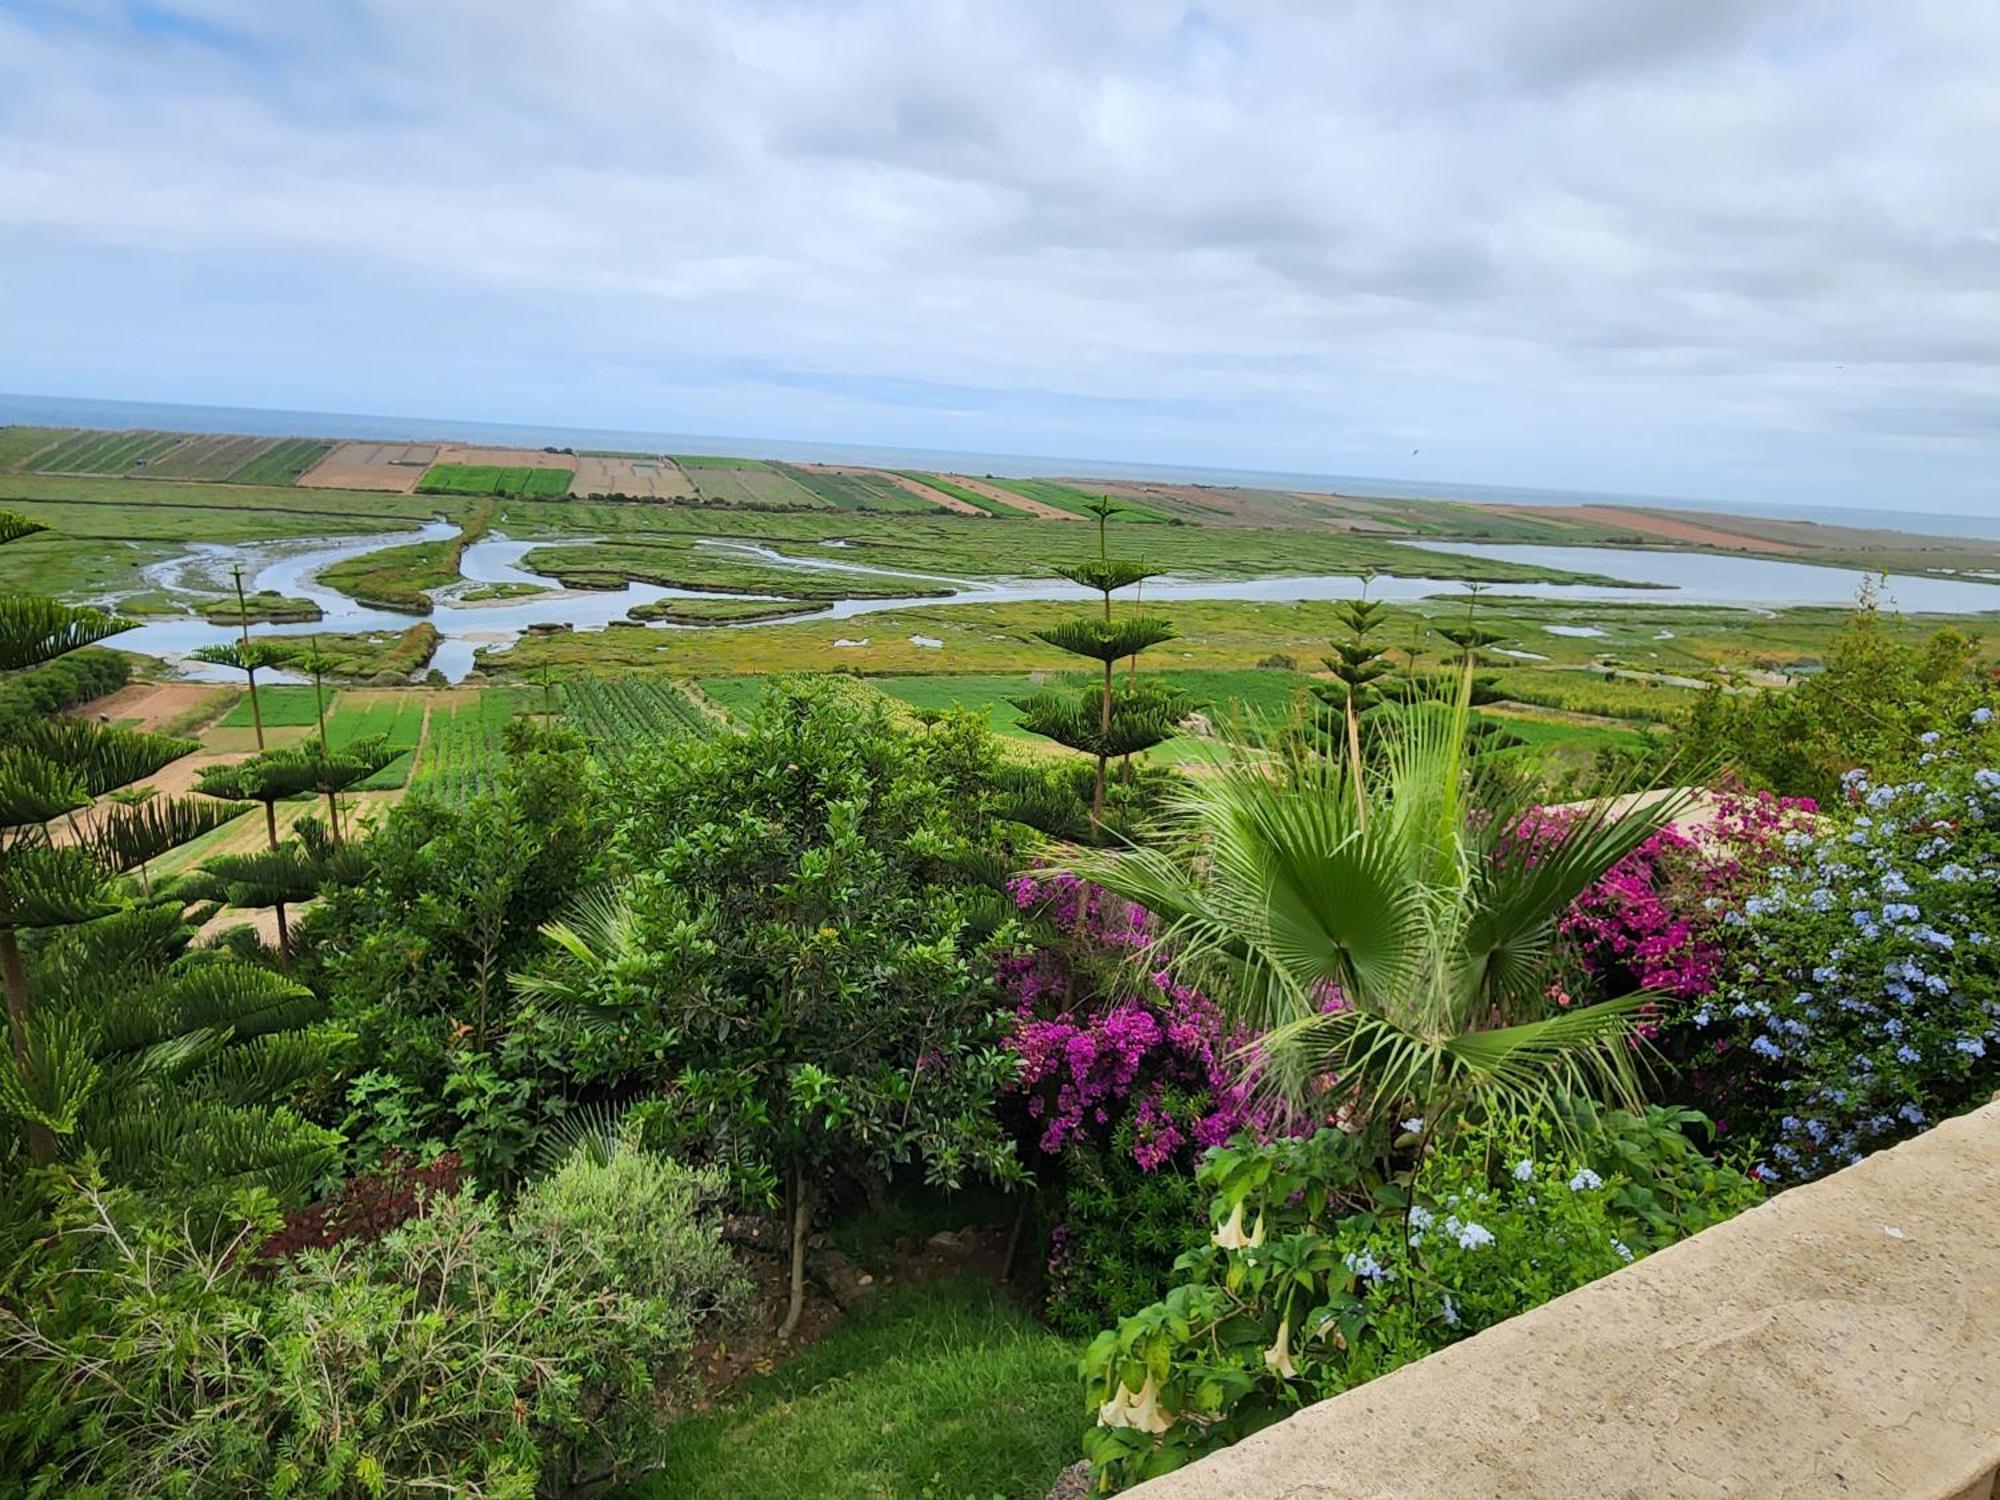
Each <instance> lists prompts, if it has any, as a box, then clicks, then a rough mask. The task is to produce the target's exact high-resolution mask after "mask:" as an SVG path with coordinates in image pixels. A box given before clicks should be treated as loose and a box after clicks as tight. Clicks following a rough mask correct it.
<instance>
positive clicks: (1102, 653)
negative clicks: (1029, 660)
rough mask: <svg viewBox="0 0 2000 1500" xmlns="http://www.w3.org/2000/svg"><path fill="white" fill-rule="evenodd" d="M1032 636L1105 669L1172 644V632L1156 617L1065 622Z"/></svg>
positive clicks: (1140, 616)
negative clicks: (1150, 648)
mask: <svg viewBox="0 0 2000 1500" xmlns="http://www.w3.org/2000/svg"><path fill="white" fill-rule="evenodd" d="M1034 634H1035V636H1036V638H1037V639H1039V640H1044V641H1047V642H1048V643H1049V644H1050V645H1051V646H1054V647H1055V648H1056V649H1057V650H1058V651H1067V652H1069V654H1070V655H1072V656H1084V657H1088V658H1090V659H1091V660H1092V661H1099V662H1104V663H1106V664H1107V665H1108V664H1110V663H1111V662H1115V661H1123V660H1124V659H1125V658H1126V657H1128V656H1136V655H1138V654H1139V653H1140V652H1141V651H1144V650H1146V649H1147V648H1148V647H1151V646H1157V645H1159V644H1160V643H1161V642H1162V641H1170V640H1172V639H1173V638H1174V628H1173V626H1172V625H1170V624H1168V623H1167V622H1166V621H1165V620H1163V619H1161V618H1160V617H1159V616H1157V615H1128V616H1126V617H1125V618H1124V619H1122V620H1094V619H1090V618H1088V617H1085V618H1081V619H1075V620H1064V621H1063V622H1062V623H1061V624H1060V625H1051V626H1050V627H1048V628H1047V629H1046V630H1037V631H1035V632H1034Z"/></svg>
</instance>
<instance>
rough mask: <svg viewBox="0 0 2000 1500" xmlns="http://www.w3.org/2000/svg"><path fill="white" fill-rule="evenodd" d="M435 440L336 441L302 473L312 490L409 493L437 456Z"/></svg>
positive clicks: (305, 485)
mask: <svg viewBox="0 0 2000 1500" xmlns="http://www.w3.org/2000/svg"><path fill="white" fill-rule="evenodd" d="M437 452H438V447H437V444H435V443H336V444H335V445H334V447H333V449H332V451H330V452H329V453H328V454H327V455H326V457H324V458H322V459H321V460H320V461H319V462H318V463H316V464H314V465H313V466H312V467H311V468H310V469H308V470H306V471H305V473H303V474H301V475H300V476H299V483H300V485H302V486H303V487H305V488H306V489H313V490H389V491H392V492H394V493H396V494H399V495H407V494H409V493H410V492H411V491H412V490H414V489H415V488H416V487H417V481H418V480H419V479H421V478H423V477H424V470H425V469H427V468H429V467H430V465H431V464H432V462H433V461H435V459H436V457H437Z"/></svg>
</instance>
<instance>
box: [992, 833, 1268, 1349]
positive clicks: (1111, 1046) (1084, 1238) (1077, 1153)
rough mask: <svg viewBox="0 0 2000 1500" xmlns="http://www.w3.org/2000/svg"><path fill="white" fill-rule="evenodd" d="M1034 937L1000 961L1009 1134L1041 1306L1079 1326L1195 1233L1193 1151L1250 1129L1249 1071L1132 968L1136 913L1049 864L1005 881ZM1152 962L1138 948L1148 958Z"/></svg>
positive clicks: (1223, 1039)
mask: <svg viewBox="0 0 2000 1500" xmlns="http://www.w3.org/2000/svg"><path fill="white" fill-rule="evenodd" d="M1008 891H1009V894H1010V895H1011V896H1012V897H1013V899H1014V903H1015V905H1016V906H1017V908H1019V909H1020V910H1021V911H1022V912H1024V913H1030V914H1033V915H1034V916H1035V917H1036V918H1037V919H1038V920H1037V922H1036V925H1037V926H1038V927H1040V928H1042V929H1043V930H1044V932H1045V934H1046V937H1045V941H1044V942H1042V943H1041V944H1040V945H1039V946H1036V947H1034V948H1031V949H1028V950H1025V951H1022V952H1017V953H1014V954H1010V955H1008V956H1006V957H1004V958H1003V959H1002V960H1001V963H1000V978H1001V983H1002V986H1003V988H1004V989H1005V990H1006V992H1007V994H1008V995H1009V997H1010V998H1011V999H1012V1000H1013V1001H1014V1004H1015V1018H1016V1026H1015V1031H1014V1034H1013V1036H1012V1037H1011V1038H1010V1040H1009V1046H1010V1047H1011V1048H1012V1050H1013V1051H1014V1052H1015V1053H1016V1054H1017V1055H1018V1056H1019V1058H1020V1060H1021V1064H1020V1073H1019V1076H1018V1078H1017V1079H1016V1081H1015V1083H1014V1087H1013V1092H1014V1094H1015V1096H1016V1097H1017V1098H1018V1099H1019V1100H1020V1101H1021V1113H1022V1114H1023V1115H1024V1116H1025V1121H1024V1124H1025V1134H1026V1135H1027V1137H1028V1138H1029V1140H1030V1141H1031V1142H1032V1144H1033V1147H1034V1149H1035V1150H1036V1151H1037V1152H1039V1154H1040V1157H1041V1159H1042V1160H1043V1162H1044V1163H1045V1164H1046V1166H1047V1168H1048V1169H1049V1170H1048V1171H1047V1172H1046V1174H1045V1175H1046V1178H1047V1180H1046V1182H1045V1187H1046V1188H1048V1189H1049V1190H1050V1199H1051V1202H1052V1206H1051V1207H1050V1208H1049V1209H1048V1211H1047V1212H1048V1218H1049V1220H1050V1226H1049V1250H1050V1255H1049V1262H1048V1312H1049V1316H1050V1319H1051V1320H1052V1321H1053V1322H1055V1323H1056V1325H1057V1326H1058V1327H1061V1328H1065V1329H1067V1330H1069V1331H1071V1332H1076V1333H1085V1332H1088V1331H1089V1330H1091V1329H1092V1328H1095V1327H1098V1326H1099V1325H1101V1324H1102V1323H1103V1321H1104V1319H1105V1318H1107V1317H1110V1316H1112V1315H1114V1313H1115V1311H1116V1309H1118V1308H1120V1307H1130V1306H1132V1305H1133V1304H1134V1303H1135V1302H1142V1301H1146V1300H1149V1299H1150V1298H1152V1297H1153V1296H1154V1295H1155V1294H1156V1293H1157V1291H1158V1289H1159V1288H1160V1286H1161V1285H1163V1284H1164V1282H1165V1279H1166V1276H1167V1273H1168V1271H1169V1269H1170V1268H1171V1267H1172V1265H1173V1262H1174V1258H1175V1257H1176V1256H1177V1255H1179V1254H1180V1253H1181V1251H1182V1250H1184V1249H1186V1248H1187V1247H1188V1245H1189V1244H1191V1243H1193V1241H1194V1240H1195V1239H1196V1238H1198V1237H1199V1234H1200V1225H1201V1199H1202V1195H1201V1194H1200V1193H1199V1191H1198V1190H1197V1189H1196V1187H1195V1184H1194V1167H1195V1162H1196V1160H1197V1158H1198V1157H1199V1154H1200V1153H1201V1152H1202V1151H1203V1150H1204V1149H1206V1148H1207V1147H1209V1146H1215V1145H1220V1144H1221V1143H1222V1142H1224V1141H1226V1140H1228V1139H1229V1138H1230V1137H1231V1136H1232V1135H1235V1134H1236V1133H1237V1132H1238V1131H1241V1130H1243V1129H1245V1128H1246V1127H1249V1126H1251V1125H1253V1124H1255V1125H1256V1126H1257V1127H1258V1128H1259V1129H1260V1130H1261V1129H1265V1128H1268V1126H1269V1123H1270V1122H1269V1121H1268V1120H1267V1119H1266V1118H1265V1115H1264V1112H1262V1111H1260V1110H1257V1109H1254V1108H1253V1107H1252V1105H1251V1101H1250V1083H1251V1079H1250V1078H1249V1077H1248V1076H1247V1075H1246V1074H1245V1072H1244V1071H1243V1070H1242V1068H1241V1067H1240V1066H1239V1065H1238V1063H1237V1062H1236V1061H1235V1060H1234V1057H1233V1054H1234V1053H1235V1052H1236V1050H1237V1048H1238V1046H1239V1045H1240V1043H1241V1042H1242V1041H1243V1040H1244V1039H1243V1038H1239V1037H1234V1036H1232V1035H1230V1033H1229V1031H1228V1028H1227V1027H1226V1026H1225V1024H1224V1022H1223V1020H1222V1017H1221V1015H1220V1013H1219V1012H1218V1011H1217V1009H1216V1007H1215V1006H1214V1004H1213V1003H1212V1002H1211V1001H1210V1000H1209V999H1208V997H1207V996H1205V995H1203V994H1201V993H1200V992H1199V991H1197V990H1195V989H1193V988H1192V987H1190V986H1188V985H1185V984H1182V983H1180V982H1179V981H1178V980H1176V979H1175V978H1174V976H1173V974H1172V973H1171V972H1170V971H1169V970H1168V969H1166V968H1158V967H1156V968H1152V969H1151V970H1150V972H1147V973H1144V974H1135V973H1133V972H1132V959H1133V958H1134V957H1135V956H1136V955H1137V954H1138V953H1139V951H1140V950H1142V949H1144V948H1145V947H1146V945H1148V944H1149V943H1151V942H1152V940H1153V934H1152V931H1151V924H1150V922H1149V921H1148V919H1147V917H1146V915H1145V913H1144V912H1142V911H1140V910H1139V909H1138V908H1137V907H1134V906H1130V905H1128V904H1127V903H1125V902H1122V901H1120V900H1118V899H1117V898H1116V897H1114V896H1111V895H1109V894H1107V893H1106V892H1104V891H1102V890H1099V889H1098V888H1096V887H1094V886H1087V885H1085V884H1084V883H1083V882H1081V881H1079V880H1078V879H1077V878H1076V877H1075V876H1073V875H1068V874H1063V873H1061V872H1053V871H1052V872H1039V873H1035V874H1030V875H1023V876H1019V877H1017V878H1015V879H1014V880H1013V881H1011V882H1009V885H1008ZM1158 961H1159V955H1158V954H1157V953H1155V954H1154V955H1153V962H1155V963H1157V962H1158Z"/></svg>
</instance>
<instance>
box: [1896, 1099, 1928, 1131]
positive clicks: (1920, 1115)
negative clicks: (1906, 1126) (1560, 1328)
mask: <svg viewBox="0 0 2000 1500" xmlns="http://www.w3.org/2000/svg"><path fill="white" fill-rule="evenodd" d="M1896 1113H1897V1114H1899V1115H1901V1116H1902V1117H1903V1118H1904V1119H1906V1120H1908V1121H1909V1122H1910V1123H1911V1124H1912V1125H1921V1124H1923V1123H1924V1112H1923V1109H1922V1108H1921V1107H1920V1106H1919V1105H1918V1104H1917V1101H1916V1100H1914V1099H1912V1100H1911V1101H1910V1102H1909V1103H1908V1104H1905V1105H1904V1106H1903V1107H1902V1108H1901V1109H1899V1110H1897V1111H1896Z"/></svg>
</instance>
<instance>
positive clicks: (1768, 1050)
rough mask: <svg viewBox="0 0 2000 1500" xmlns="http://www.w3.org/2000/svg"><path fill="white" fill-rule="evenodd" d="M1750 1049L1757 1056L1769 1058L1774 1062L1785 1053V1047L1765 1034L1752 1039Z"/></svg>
mask: <svg viewBox="0 0 2000 1500" xmlns="http://www.w3.org/2000/svg"><path fill="white" fill-rule="evenodd" d="M1750 1050H1751V1051H1752V1052H1754V1053H1756V1054H1757V1055H1758V1056H1759V1057H1764V1058H1769V1059H1770V1060H1771V1061H1773V1062H1776V1061H1777V1060H1778V1059H1779V1058H1781V1057H1783V1056H1784V1055H1785V1049H1784V1048H1782V1047H1780V1046H1779V1045H1778V1044H1777V1043H1776V1042H1774V1041H1772V1040H1771V1039H1770V1038H1769V1037H1767V1036H1760V1037H1757V1038H1756V1039H1755V1040H1754V1041H1752V1042H1751V1043H1750Z"/></svg>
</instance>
